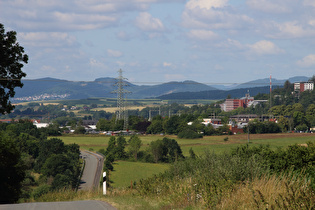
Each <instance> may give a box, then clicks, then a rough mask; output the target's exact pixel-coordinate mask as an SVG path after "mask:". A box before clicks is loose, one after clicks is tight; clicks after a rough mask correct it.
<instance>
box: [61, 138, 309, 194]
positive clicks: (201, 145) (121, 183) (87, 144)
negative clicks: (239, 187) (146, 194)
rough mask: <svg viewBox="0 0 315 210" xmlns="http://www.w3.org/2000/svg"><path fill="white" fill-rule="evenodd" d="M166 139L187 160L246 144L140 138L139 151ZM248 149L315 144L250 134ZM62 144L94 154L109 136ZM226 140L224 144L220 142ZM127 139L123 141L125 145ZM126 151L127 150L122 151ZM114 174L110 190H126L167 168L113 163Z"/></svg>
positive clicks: (232, 140) (68, 140)
mask: <svg viewBox="0 0 315 210" xmlns="http://www.w3.org/2000/svg"><path fill="white" fill-rule="evenodd" d="M164 137H168V138H171V139H175V140H176V141H177V142H178V144H179V145H180V146H181V148H182V151H183V154H184V156H189V149H190V148H192V149H193V150H194V152H195V153H196V154H197V155H202V154H203V153H204V151H205V150H209V151H211V152H212V151H213V152H215V153H223V152H225V151H229V150H231V149H232V148H236V147H237V146H240V145H244V144H247V143H248V136H247V134H239V135H232V136H206V137H204V138H202V139H178V138H177V137H176V136H161V135H144V136H140V139H141V140H142V147H141V149H142V150H145V149H146V148H148V146H149V144H150V142H152V141H155V140H158V139H163V138H164ZM249 137H250V144H249V145H250V146H257V145H260V144H265V145H267V144H269V145H270V147H271V148H274V149H275V148H277V147H287V146H289V145H293V144H305V143H307V142H309V141H311V142H313V143H315V134H308V133H287V134H251V135H250V136H249ZM58 138H60V139H62V140H63V141H64V143H65V144H72V143H76V144H78V145H80V148H81V149H86V150H93V151H98V150H99V149H106V147H107V144H108V141H109V138H110V136H103V135H94V136H93V135H65V136H61V137H58ZM225 138H228V140H227V141H225V140H224V139H225ZM128 139H129V137H128V136H127V137H126V140H127V141H128ZM126 150H128V146H127V147H126ZM113 166H114V171H113V172H112V174H111V175H110V179H111V181H113V183H112V185H113V186H114V187H118V188H120V187H126V186H130V182H131V181H133V182H134V181H138V180H139V179H141V178H146V177H150V176H152V175H153V174H158V173H160V172H163V171H164V170H166V169H167V168H168V167H169V164H154V163H141V162H128V161H116V162H114V165H113Z"/></svg>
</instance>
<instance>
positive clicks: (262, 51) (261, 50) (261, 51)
mask: <svg viewBox="0 0 315 210" xmlns="http://www.w3.org/2000/svg"><path fill="white" fill-rule="evenodd" d="M248 48H249V49H250V51H251V52H252V53H255V54H258V55H268V54H279V53H283V52H284V50H282V49H280V48H279V47H277V46H276V45H275V44H274V43H273V42H270V41H267V40H261V41H259V42H256V43H255V44H252V45H248Z"/></svg>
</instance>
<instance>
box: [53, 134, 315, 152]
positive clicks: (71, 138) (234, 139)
mask: <svg viewBox="0 0 315 210" xmlns="http://www.w3.org/2000/svg"><path fill="white" fill-rule="evenodd" d="M164 137H168V138H171V139H175V140H176V141H177V142H178V144H179V145H180V146H181V148H182V150H183V154H184V156H188V155H189V152H188V151H189V149H190V148H192V149H193V150H194V152H195V153H196V154H197V155H202V154H203V152H204V150H210V151H214V152H215V153H222V152H224V151H229V150H231V148H235V147H237V146H239V145H242V144H246V143H248V136H247V135H246V134H240V135H232V136H206V137H204V138H202V139H178V138H177V137H176V136H161V135H144V136H140V139H141V140H142V147H141V149H142V150H144V149H146V148H147V147H148V146H149V144H150V143H151V142H152V141H155V140H158V139H163V138H164ZM226 137H227V138H228V141H224V139H225V138H226ZM58 138H60V139H62V140H63V141H64V142H65V143H66V144H72V143H76V144H78V145H80V148H81V149H86V150H89V149H92V150H93V151H98V150H99V149H102V148H103V149H106V147H107V144H108V141H109V138H110V136H103V135H66V136H60V137H58ZM249 138H250V145H259V144H269V145H270V146H271V147H272V148H276V147H286V146H288V145H292V144H304V143H306V142H308V141H313V142H314V141H315V134H307V133H301V134H300V133H287V134H251V135H250V136H249ZM128 139H129V137H128V136H126V140H127V141H128ZM127 149H128V146H127Z"/></svg>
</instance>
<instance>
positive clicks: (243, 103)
mask: <svg viewBox="0 0 315 210" xmlns="http://www.w3.org/2000/svg"><path fill="white" fill-rule="evenodd" d="M253 101H254V97H251V96H250V95H249V93H247V94H246V95H245V97H243V98H240V99H226V100H225V102H224V103H223V104H220V106H221V110H223V111H225V112H229V111H232V110H234V109H236V108H238V107H243V108H247V107H250V105H251V104H252V103H253Z"/></svg>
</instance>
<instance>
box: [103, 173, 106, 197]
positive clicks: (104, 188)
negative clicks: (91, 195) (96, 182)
mask: <svg viewBox="0 0 315 210" xmlns="http://www.w3.org/2000/svg"><path fill="white" fill-rule="evenodd" d="M103 195H106V172H103Z"/></svg>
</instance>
